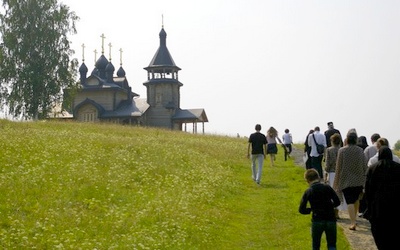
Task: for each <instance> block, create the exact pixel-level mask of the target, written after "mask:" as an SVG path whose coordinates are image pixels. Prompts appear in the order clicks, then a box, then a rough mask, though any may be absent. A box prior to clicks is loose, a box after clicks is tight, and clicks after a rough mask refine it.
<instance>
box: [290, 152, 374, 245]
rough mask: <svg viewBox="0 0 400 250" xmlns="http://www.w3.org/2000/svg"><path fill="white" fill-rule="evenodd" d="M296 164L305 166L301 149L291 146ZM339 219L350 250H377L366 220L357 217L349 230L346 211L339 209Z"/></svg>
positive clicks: (339, 224)
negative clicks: (354, 227) (355, 225)
mask: <svg viewBox="0 0 400 250" xmlns="http://www.w3.org/2000/svg"><path fill="white" fill-rule="evenodd" d="M291 156H292V158H293V159H294V162H295V164H296V165H298V166H301V167H305V165H304V162H303V150H302V149H298V148H295V147H293V151H292V153H291ZM339 217H340V219H339V220H338V221H337V223H338V226H340V227H341V228H342V230H343V232H344V235H345V236H346V238H347V240H348V241H349V243H350V245H351V249H352V250H378V248H377V247H376V245H375V241H374V238H373V237H372V234H371V226H370V223H369V221H368V220H366V219H364V218H357V230H355V231H352V230H349V226H350V219H349V215H348V213H347V211H339Z"/></svg>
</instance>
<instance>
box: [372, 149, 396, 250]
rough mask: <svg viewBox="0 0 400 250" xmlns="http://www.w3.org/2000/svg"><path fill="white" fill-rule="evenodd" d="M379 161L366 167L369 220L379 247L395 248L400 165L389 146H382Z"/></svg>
mask: <svg viewBox="0 0 400 250" xmlns="http://www.w3.org/2000/svg"><path fill="white" fill-rule="evenodd" d="M378 154H379V156H378V159H379V160H378V162H377V163H375V164H373V165H372V166H371V167H369V168H368V170H367V177H366V182H365V199H366V201H367V209H368V210H367V211H368V213H367V215H366V216H367V219H368V220H369V222H370V224H371V232H372V236H373V237H374V240H375V244H376V246H377V247H378V249H379V250H387V249H394V248H396V247H395V246H397V244H398V239H397V237H398V231H397V230H396V229H395V227H396V226H397V225H399V224H400V217H399V216H397V213H398V210H399V209H398V208H397V206H396V205H395V204H394V202H396V200H398V198H399V197H400V164H399V163H397V162H395V161H393V153H392V150H390V148H389V147H387V146H382V147H381V148H380V149H379V153H378Z"/></svg>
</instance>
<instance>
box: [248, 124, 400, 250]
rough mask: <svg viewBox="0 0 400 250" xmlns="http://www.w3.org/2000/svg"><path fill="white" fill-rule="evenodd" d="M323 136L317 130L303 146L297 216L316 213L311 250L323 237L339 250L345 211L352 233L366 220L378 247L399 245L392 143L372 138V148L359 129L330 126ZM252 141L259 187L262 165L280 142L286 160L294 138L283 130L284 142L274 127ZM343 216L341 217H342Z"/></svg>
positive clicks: (399, 187) (397, 172)
mask: <svg viewBox="0 0 400 250" xmlns="http://www.w3.org/2000/svg"><path fill="white" fill-rule="evenodd" d="M327 125H328V129H327V130H326V131H325V132H324V133H322V132H321V131H320V128H319V127H318V126H316V127H315V128H314V129H311V130H310V131H309V132H308V134H307V136H306V139H305V142H304V156H303V157H304V163H305V167H306V171H305V174H304V178H305V180H306V181H307V182H308V184H309V187H308V189H307V190H305V192H304V194H303V196H302V199H301V202H300V206H299V212H300V213H302V214H312V216H311V218H312V219H311V220H312V226H311V237H312V246H313V249H320V243H321V237H322V235H323V233H325V235H326V238H327V245H328V249H336V223H337V220H338V219H340V214H343V212H345V211H346V212H347V215H348V218H349V220H350V225H349V226H348V230H350V231H355V230H357V227H358V225H359V221H360V220H368V221H369V222H370V226H371V232H372V236H373V238H374V242H375V244H376V246H377V248H378V249H379V250H382V249H383V250H385V249H391V247H392V246H394V245H395V244H396V242H397V241H396V236H395V234H396V230H394V229H393V227H391V226H390V225H391V224H392V223H393V224H394V225H398V223H399V222H400V219H399V218H398V217H397V216H396V212H397V211H396V210H397V208H396V206H395V203H396V199H397V198H398V197H400V159H399V157H397V156H396V155H395V154H393V152H392V151H391V149H390V147H389V143H388V140H387V139H386V138H383V137H381V136H380V135H379V134H378V133H375V134H373V135H371V137H370V140H371V145H368V142H367V138H366V137H365V136H359V135H358V134H357V131H356V129H354V128H353V129H350V130H349V131H348V132H347V134H346V135H345V137H344V139H343V137H342V134H341V133H340V131H339V130H338V129H336V128H335V127H334V125H333V122H328V123H327ZM255 129H256V132H255V133H252V134H251V135H250V137H249V140H248V142H249V144H248V152H247V156H248V157H249V158H250V159H251V169H252V176H253V180H254V181H255V182H256V183H257V184H260V182H261V174H262V167H263V161H264V159H265V158H266V155H269V158H270V161H271V166H274V161H275V156H276V154H277V143H278V142H279V143H280V144H282V146H283V148H284V152H285V153H284V155H285V160H287V158H289V157H290V153H291V152H292V144H293V141H292V137H291V134H290V132H289V129H286V130H285V134H284V135H283V136H282V140H281V139H280V138H279V137H278V132H277V130H276V129H275V128H274V127H270V128H269V129H268V131H267V133H266V136H265V135H264V134H263V133H261V125H260V124H257V125H256V127H255ZM339 211H341V213H339Z"/></svg>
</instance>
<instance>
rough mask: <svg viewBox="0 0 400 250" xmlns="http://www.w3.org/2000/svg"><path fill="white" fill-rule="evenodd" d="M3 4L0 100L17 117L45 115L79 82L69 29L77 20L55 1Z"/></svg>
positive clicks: (5, 1) (23, 0)
mask: <svg viewBox="0 0 400 250" xmlns="http://www.w3.org/2000/svg"><path fill="white" fill-rule="evenodd" d="M2 6H3V10H1V9H0V86H1V88H0V101H1V103H2V104H6V105H7V106H8V108H9V112H10V114H11V115H13V116H14V117H17V116H20V117H23V118H25V119H32V118H33V119H42V118H46V117H47V116H48V114H49V113H50V112H51V111H52V109H53V106H54V105H55V103H59V102H60V100H61V98H62V89H63V88H65V87H71V86H74V85H75V76H76V73H75V72H77V71H76V68H77V61H76V60H72V61H71V60H70V56H71V55H72V54H73V53H74V51H73V50H72V49H71V48H70V42H69V40H68V37H67V35H68V34H76V28H75V22H76V21H77V20H78V19H79V17H78V16H76V14H75V12H71V11H70V10H69V7H68V6H66V5H64V4H58V1H57V0H40V1H39V0H3V4H2Z"/></svg>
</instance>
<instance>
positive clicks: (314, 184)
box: [299, 168, 340, 250]
mask: <svg viewBox="0 0 400 250" xmlns="http://www.w3.org/2000/svg"><path fill="white" fill-rule="evenodd" d="M304 178H305V179H306V181H307V182H308V184H309V188H308V189H307V190H306V191H305V192H304V194H303V197H302V199H301V202H300V206H299V212H300V213H301V214H310V213H311V212H312V219H311V221H312V224H311V237H312V249H314V250H315V249H320V246H321V237H322V233H323V232H325V236H326V241H327V245H328V249H330V250H331V249H336V233H337V231H336V216H335V210H334V208H335V207H337V206H339V205H340V200H339V197H338V196H337V195H336V192H335V191H334V190H333V188H331V187H330V186H329V185H328V184H325V183H322V182H320V176H319V174H318V172H317V171H316V170H315V169H313V168H311V169H307V170H306V172H305V173H304ZM307 203H310V206H311V207H307Z"/></svg>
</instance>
